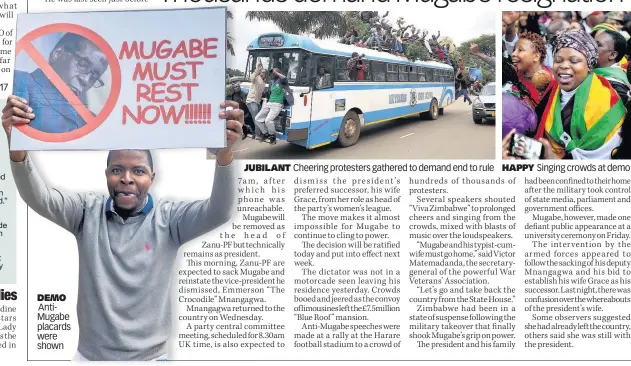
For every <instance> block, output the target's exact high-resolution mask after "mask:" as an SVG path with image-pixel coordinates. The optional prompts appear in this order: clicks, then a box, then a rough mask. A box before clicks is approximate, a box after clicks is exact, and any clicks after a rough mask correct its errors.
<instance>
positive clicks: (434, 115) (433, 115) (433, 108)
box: [421, 99, 439, 120]
mask: <svg viewBox="0 0 631 366" xmlns="http://www.w3.org/2000/svg"><path fill="white" fill-rule="evenodd" d="M438 109H439V108H438V101H437V100H436V99H432V103H431V104H430V106H429V111H427V112H423V113H421V116H422V117H423V118H426V119H431V120H435V119H438V113H439V112H438Z"/></svg>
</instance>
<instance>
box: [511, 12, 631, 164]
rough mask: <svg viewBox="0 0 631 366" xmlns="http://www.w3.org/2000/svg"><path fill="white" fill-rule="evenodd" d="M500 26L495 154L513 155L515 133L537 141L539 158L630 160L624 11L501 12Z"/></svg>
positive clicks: (630, 23) (630, 46)
mask: <svg viewBox="0 0 631 366" xmlns="http://www.w3.org/2000/svg"><path fill="white" fill-rule="evenodd" d="M502 23H503V24H502V25H503V28H502V30H503V42H502V46H503V50H502V51H503V62H502V85H503V92H502V105H503V107H502V110H503V112H502V135H503V137H504V138H503V141H502V149H503V151H502V156H503V158H504V159H517V158H518V157H514V156H511V154H510V151H511V146H510V145H511V142H512V141H513V139H512V137H513V135H514V134H515V133H518V134H520V135H524V136H527V137H530V138H534V139H537V140H539V141H541V143H542V144H543V153H542V156H541V158H543V159H575V160H582V159H601V160H602V159H630V158H631V149H630V148H629V147H628V145H629V144H630V143H631V137H629V139H627V140H625V129H629V130H631V117H629V118H627V117H628V116H629V114H627V107H626V105H627V102H628V100H629V94H630V89H631V84H630V83H629V78H628V76H627V71H631V70H628V64H629V62H628V60H629V59H631V57H630V53H631V43H629V39H630V34H631V12H602V11H593V12H575V11H568V12H560V11H549V12H503V14H502ZM627 119H629V121H627Z"/></svg>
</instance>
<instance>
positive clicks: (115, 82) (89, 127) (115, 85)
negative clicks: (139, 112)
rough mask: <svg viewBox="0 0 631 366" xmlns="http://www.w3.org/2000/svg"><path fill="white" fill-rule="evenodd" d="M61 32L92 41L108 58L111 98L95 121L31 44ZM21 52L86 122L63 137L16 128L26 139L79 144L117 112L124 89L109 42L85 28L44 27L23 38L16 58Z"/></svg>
mask: <svg viewBox="0 0 631 366" xmlns="http://www.w3.org/2000/svg"><path fill="white" fill-rule="evenodd" d="M60 32H68V33H75V34H78V35H80V36H83V37H85V38H87V39H89V40H90V41H92V43H94V44H95V45H96V46H97V47H98V48H99V49H100V50H101V51H102V52H103V54H104V55H105V57H106V58H107V61H108V62H109V67H110V70H111V74H112V87H111V88H110V94H109V96H108V98H107V100H106V101H105V104H104V105H103V108H102V109H101V112H99V113H98V114H97V115H96V116H95V117H93V116H92V114H91V112H90V111H89V110H88V108H86V107H85V106H84V105H83V103H81V101H80V100H79V98H78V97H77V96H76V95H75V94H74V93H72V92H71V91H70V88H68V86H67V85H66V84H65V82H64V81H63V80H61V78H60V77H59V75H57V73H56V72H55V71H54V70H53V69H52V67H51V66H50V65H48V62H47V61H46V59H44V58H43V57H42V55H41V54H40V53H39V51H37V49H35V47H34V46H33V44H32V42H33V41H34V40H35V39H37V38H39V37H42V36H45V35H47V34H51V33H60ZM22 51H24V52H26V53H27V54H28V55H29V56H30V57H31V58H32V59H33V61H34V62H35V63H36V64H37V66H39V67H40V69H41V70H42V71H43V72H44V74H45V75H46V76H47V77H48V78H49V80H50V81H51V82H52V83H53V85H54V86H55V87H56V88H57V89H58V90H59V91H60V92H61V94H62V95H63V96H64V97H65V98H66V99H67V100H68V102H69V103H71V104H72V105H73V106H74V108H75V109H76V110H77V113H78V114H79V116H81V118H83V120H84V121H85V122H86V125H85V126H83V127H80V128H77V129H76V130H73V131H68V132H62V133H50V132H43V131H40V130H37V129H35V128H33V127H31V126H29V125H28V124H20V125H16V126H15V127H16V128H17V129H18V130H20V131H21V132H22V133H24V134H25V135H27V136H29V137H31V138H34V139H36V140H39V141H44V142H68V141H72V140H76V139H78V138H81V137H83V136H85V135H87V134H89V133H90V132H92V131H94V130H95V129H96V128H97V127H99V126H100V125H101V124H102V123H103V122H104V121H105V120H106V119H107V117H109V115H110V114H111V113H112V111H113V110H114V107H115V106H116V102H117V101H118V96H119V95H120V89H121V69H120V64H119V63H118V58H117V57H116V53H115V52H114V50H112V48H111V47H110V45H109V44H108V43H107V41H105V39H103V37H101V36H100V35H98V34H97V33H96V32H94V31H92V30H91V29H88V28H85V27H83V26H80V25H77V24H70V23H56V24H49V25H45V26H42V27H39V28H37V29H34V30H32V31H31V32H29V33H27V34H26V35H24V37H22V38H20V40H19V41H18V42H17V44H16V48H15V53H16V56H17V55H19V54H20V52H22Z"/></svg>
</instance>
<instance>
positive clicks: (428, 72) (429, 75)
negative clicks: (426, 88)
mask: <svg viewBox="0 0 631 366" xmlns="http://www.w3.org/2000/svg"><path fill="white" fill-rule="evenodd" d="M425 81H429V82H432V81H434V70H432V69H430V68H426V69H425Z"/></svg>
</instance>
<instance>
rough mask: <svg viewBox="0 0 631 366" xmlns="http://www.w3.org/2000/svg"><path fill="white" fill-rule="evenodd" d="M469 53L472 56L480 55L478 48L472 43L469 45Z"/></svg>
mask: <svg viewBox="0 0 631 366" xmlns="http://www.w3.org/2000/svg"><path fill="white" fill-rule="evenodd" d="M471 53H473V54H474V55H476V54H478V53H480V47H478V45H477V44H475V43H472V44H471Z"/></svg>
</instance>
